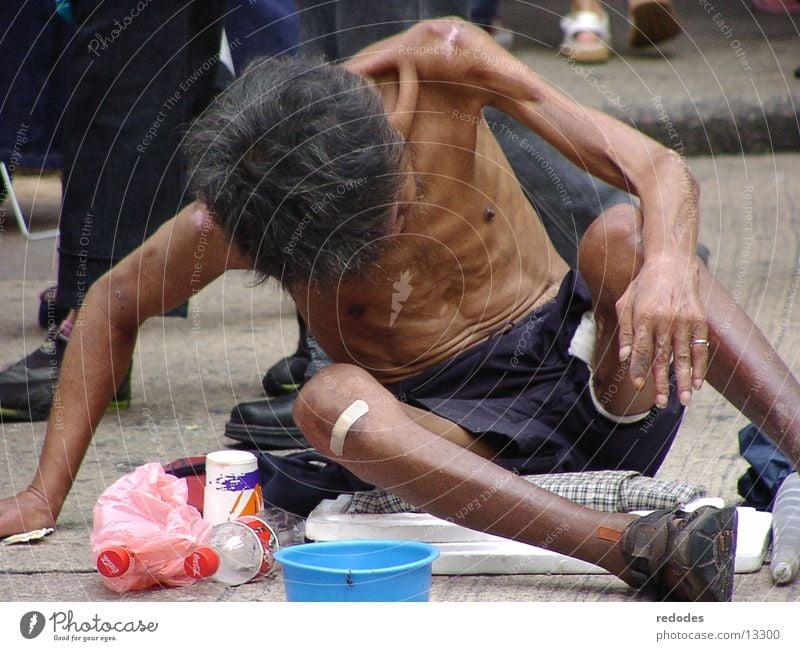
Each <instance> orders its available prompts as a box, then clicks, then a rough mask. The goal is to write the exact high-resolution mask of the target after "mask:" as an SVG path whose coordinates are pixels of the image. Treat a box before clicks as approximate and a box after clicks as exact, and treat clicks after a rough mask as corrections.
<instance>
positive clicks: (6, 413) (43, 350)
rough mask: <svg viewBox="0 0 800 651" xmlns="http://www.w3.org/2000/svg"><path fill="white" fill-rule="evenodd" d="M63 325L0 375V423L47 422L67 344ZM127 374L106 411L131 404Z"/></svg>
mask: <svg viewBox="0 0 800 651" xmlns="http://www.w3.org/2000/svg"><path fill="white" fill-rule="evenodd" d="M67 323H69V322H64V323H62V325H61V326H60V327H59V328H57V329H56V328H52V329H51V330H50V332H48V334H47V338H46V339H45V341H44V343H43V344H42V345H41V346H40V347H39V348H38V349H36V350H35V351H34V352H32V353H31V354H30V355H28V356H27V357H25V358H24V359H22V360H20V361H19V362H17V363H16V364H12V365H11V366H9V367H8V368H7V369H5V370H4V371H2V372H0V421H2V422H6V423H9V422H33V421H40V420H47V417H48V416H49V415H50V408H51V407H52V406H53V396H54V395H55V390H56V383H57V381H58V371H59V368H60V367H61V360H62V359H63V358H64V351H65V350H66V348H67V342H68V341H69V334H68V333H69V331H70V330H71V326H70V327H68V326H67ZM130 375H131V374H130V370H128V374H127V375H126V376H125V381H124V382H123V383H122V386H121V387H120V388H119V390H118V391H117V393H116V395H115V397H114V399H113V400H112V401H111V403H110V405H109V409H127V408H128V406H130V401H131V380H130Z"/></svg>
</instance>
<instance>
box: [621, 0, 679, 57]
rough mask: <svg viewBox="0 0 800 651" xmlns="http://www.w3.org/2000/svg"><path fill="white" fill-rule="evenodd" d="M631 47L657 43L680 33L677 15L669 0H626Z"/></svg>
mask: <svg viewBox="0 0 800 651" xmlns="http://www.w3.org/2000/svg"><path fill="white" fill-rule="evenodd" d="M628 12H629V13H630V17H631V18H630V20H631V32H630V36H629V38H628V42H629V43H630V45H631V47H647V46H648V45H658V44H659V43H663V42H664V41H668V40H670V39H672V38H675V37H676V36H678V35H679V34H680V33H681V24H680V22H678V15H677V14H676V13H675V8H674V7H673V6H672V3H671V2H670V1H669V0H628Z"/></svg>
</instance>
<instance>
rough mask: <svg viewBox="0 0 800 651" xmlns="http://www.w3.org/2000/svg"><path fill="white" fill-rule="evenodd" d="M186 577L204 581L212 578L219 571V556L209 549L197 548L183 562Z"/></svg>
mask: <svg viewBox="0 0 800 651" xmlns="http://www.w3.org/2000/svg"><path fill="white" fill-rule="evenodd" d="M183 569H184V570H185V571H186V574H187V576H191V577H192V578H194V579H205V578H208V577H209V576H213V575H214V574H216V573H217V570H218V569H219V556H218V555H217V552H215V551H214V550H213V549H211V547H198V548H197V549H195V550H194V552H192V553H191V554H190V555H189V556H187V557H186V560H185V561H184V562H183Z"/></svg>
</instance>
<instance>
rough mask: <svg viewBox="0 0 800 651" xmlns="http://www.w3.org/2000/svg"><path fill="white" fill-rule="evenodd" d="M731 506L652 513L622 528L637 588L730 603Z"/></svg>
mask: <svg viewBox="0 0 800 651" xmlns="http://www.w3.org/2000/svg"><path fill="white" fill-rule="evenodd" d="M736 521H737V513H736V507H728V508H724V509H715V508H714V507H712V506H704V507H701V508H699V509H697V510H696V511H694V512H693V513H687V512H685V511H681V510H680V509H677V510H675V511H654V512H653V513H650V514H649V515H645V516H643V517H641V518H639V519H638V520H636V521H634V522H633V523H632V524H630V525H629V526H628V528H627V529H626V530H625V531H624V532H623V534H622V539H621V540H620V544H621V545H622V554H623V556H624V557H625V559H626V561H627V562H628V563H629V564H630V568H631V570H632V573H633V576H634V583H635V585H636V587H638V588H645V589H647V590H649V591H651V592H654V593H655V595H656V597H657V598H659V599H661V600H663V601H666V600H670V601H730V600H731V598H732V596H733V571H734V560H735V556H736Z"/></svg>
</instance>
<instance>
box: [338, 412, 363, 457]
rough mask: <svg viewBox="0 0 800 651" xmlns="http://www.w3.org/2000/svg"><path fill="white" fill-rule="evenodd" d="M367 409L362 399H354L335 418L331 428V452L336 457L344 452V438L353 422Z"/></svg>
mask: <svg viewBox="0 0 800 651" xmlns="http://www.w3.org/2000/svg"><path fill="white" fill-rule="evenodd" d="M368 411H369V405H368V404H367V403H366V402H364V401H363V400H356V401H355V402H354V403H352V404H351V405H350V406H349V407H348V408H347V409H345V410H344V411H343V412H342V413H341V414H340V415H339V418H337V419H336V423H334V425H333V429H332V430H331V452H333V453H334V454H335V455H336V456H337V457H340V456H342V454H343V453H344V440H345V438H347V432H349V431H350V428H351V427H352V426H353V424H354V423H355V422H356V421H357V420H358V419H359V418H361V417H362V416H363V415H364V414H366V413H367V412H368Z"/></svg>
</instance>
